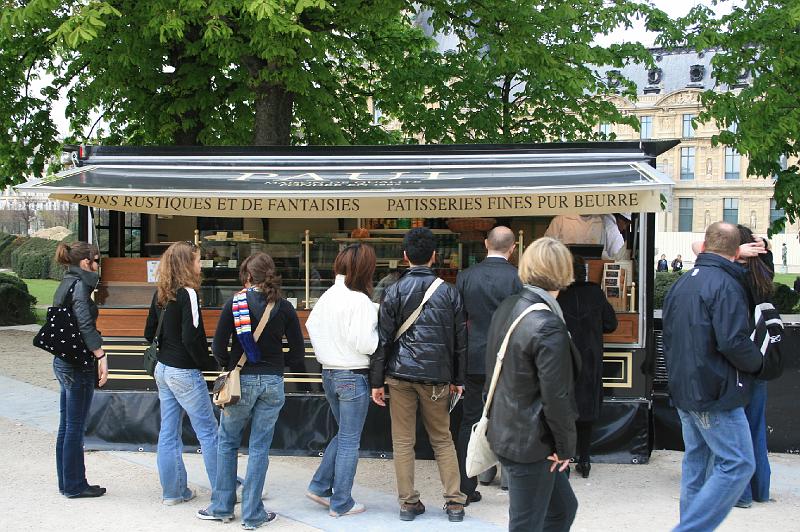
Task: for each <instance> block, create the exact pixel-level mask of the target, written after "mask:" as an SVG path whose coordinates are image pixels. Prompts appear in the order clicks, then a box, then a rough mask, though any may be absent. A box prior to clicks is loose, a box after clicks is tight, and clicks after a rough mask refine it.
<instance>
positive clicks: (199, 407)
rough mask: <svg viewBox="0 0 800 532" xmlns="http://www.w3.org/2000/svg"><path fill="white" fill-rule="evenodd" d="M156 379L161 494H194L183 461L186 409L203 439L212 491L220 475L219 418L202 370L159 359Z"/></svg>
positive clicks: (170, 496) (180, 496) (169, 497)
mask: <svg viewBox="0 0 800 532" xmlns="http://www.w3.org/2000/svg"><path fill="white" fill-rule="evenodd" d="M155 378H156V384H157V385H158V399H159V402H160V403H161V430H160V431H159V433H158V456H157V461H158V476H159V478H160V479H161V488H162V490H163V494H162V497H163V498H164V500H165V501H169V500H179V499H187V498H188V497H190V496H191V494H192V491H191V490H190V489H189V487H188V486H187V480H186V467H185V466H184V464H183V439H182V438H181V434H182V433H183V412H184V410H185V411H186V413H187V414H188V415H189V421H190V422H191V423H192V428H193V429H194V433H195V434H196V435H197V440H198V441H199V442H200V449H201V451H202V453H203V462H204V463H205V466H206V474H207V475H208V480H209V482H210V483H211V489H212V490H213V489H214V482H215V481H216V478H217V419H216V418H215V417H214V407H213V405H212V404H211V397H210V396H209V394H208V387H207V386H206V381H205V380H203V374H202V373H201V372H200V370H199V369H181V368H173V367H172V366H165V365H164V364H162V363H161V362H159V363H158V364H156V373H155Z"/></svg>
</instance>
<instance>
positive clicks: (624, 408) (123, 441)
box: [85, 390, 650, 464]
mask: <svg viewBox="0 0 800 532" xmlns="http://www.w3.org/2000/svg"><path fill="white" fill-rule="evenodd" d="M460 418H461V411H460V408H456V409H455V410H454V411H453V416H452V418H451V427H453V429H455V427H457V426H458V424H459V423H460ZM159 426H160V414H159V403H158V393H157V392H155V391H118V390H115V391H99V392H97V393H95V396H94V399H93V400H92V409H91V412H90V414H89V420H88V425H87V430H86V440H85V445H86V449H89V450H116V451H150V452H152V451H155V449H156V444H157V442H158V431H159ZM649 426H650V410H649V403H648V402H647V401H641V400H630V401H626V400H616V399H615V400H607V401H606V402H605V403H604V405H603V409H602V417H601V419H600V420H599V421H598V422H597V423H596V425H595V428H594V431H593V445H592V455H593V456H592V459H593V460H594V461H596V462H607V463H633V464H643V463H647V461H648V460H649V458H650V451H649V445H648V440H649ZM248 432H249V429H248V431H246V433H245V438H244V440H243V443H242V447H243V448H244V447H246V445H247V436H248ZM335 432H336V422H335V421H334V419H333V416H332V415H331V413H330V408H329V406H328V402H327V401H326V399H325V396H324V395H321V394H287V395H286V404H285V406H284V407H283V410H281V413H280V417H279V418H278V423H277V425H276V427H275V437H274V439H273V442H272V450H271V453H272V454H273V455H289V456H321V455H322V452H323V450H324V449H325V446H326V445H327V443H328V441H329V440H330V438H331V437H332V436H333V434H335ZM183 442H184V445H185V448H186V450H187V451H194V450H196V449H197V448H198V443H197V439H196V437H195V435H194V431H193V430H192V428H191V424H190V423H189V421H188V419H186V420H185V422H184V423H183ZM416 451H417V458H419V459H432V458H433V451H432V449H431V447H430V444H429V443H428V439H427V436H426V435H425V431H424V429H423V428H422V424H421V422H420V419H419V417H418V424H417V445H416ZM361 456H362V457H369V458H391V456H392V436H391V423H390V419H389V409H388V408H381V407H379V406H377V405H375V404H370V408H369V412H368V414H367V421H366V424H365V426H364V432H363V434H362V437H361Z"/></svg>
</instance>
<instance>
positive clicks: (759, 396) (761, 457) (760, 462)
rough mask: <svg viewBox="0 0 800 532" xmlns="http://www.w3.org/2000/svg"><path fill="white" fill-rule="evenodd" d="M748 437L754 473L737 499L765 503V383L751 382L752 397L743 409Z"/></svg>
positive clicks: (766, 493)
mask: <svg viewBox="0 0 800 532" xmlns="http://www.w3.org/2000/svg"><path fill="white" fill-rule="evenodd" d="M744 414H745V416H747V423H748V424H749V425H750V437H751V438H752V440H753V455H754V456H755V459H756V472H755V473H754V474H753V478H751V479H750V482H749V483H748V484H747V487H745V489H744V493H743V494H742V496H741V497H739V502H741V503H751V502H753V501H754V500H755V501H758V502H767V501H768V500H769V476H770V473H771V470H770V468H769V456H768V455H767V381H759V380H755V381H753V397H752V398H751V399H750V404H748V405H747V406H746V407H745V408H744Z"/></svg>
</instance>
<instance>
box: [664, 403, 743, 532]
mask: <svg viewBox="0 0 800 532" xmlns="http://www.w3.org/2000/svg"><path fill="white" fill-rule="evenodd" d="M678 414H679V415H680V417H681V426H682V428H683V443H684V445H685V446H686V452H685V453H684V455H683V472H682V475H681V522H680V524H678V526H677V527H675V529H674V530H676V531H690V530H691V531H696V530H714V529H715V528H717V526H719V524H720V523H721V522H722V521H723V520H724V519H725V516H727V515H728V513H729V512H730V511H731V508H733V505H734V504H736V501H737V500H738V499H739V496H740V495H741V494H742V491H743V490H744V487H745V485H747V482H748V481H749V480H750V477H751V476H752V475H753V471H754V470H755V466H754V463H753V442H752V441H751V439H750V428H749V427H748V425H747V418H745V415H744V408H741V407H740V408H735V409H733V410H723V411H720V412H689V411H685V410H681V409H678Z"/></svg>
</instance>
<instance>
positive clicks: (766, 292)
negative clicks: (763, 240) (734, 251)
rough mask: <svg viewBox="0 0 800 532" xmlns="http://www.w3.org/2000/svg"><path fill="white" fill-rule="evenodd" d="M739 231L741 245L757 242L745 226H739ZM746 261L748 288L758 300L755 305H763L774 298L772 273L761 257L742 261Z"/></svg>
mask: <svg viewBox="0 0 800 532" xmlns="http://www.w3.org/2000/svg"><path fill="white" fill-rule="evenodd" d="M736 227H737V228H738V229H739V244H749V243H751V242H755V240H753V231H751V230H750V228H749V227H747V226H745V225H737V226H736ZM740 260H742V261H744V263H745V266H746V267H747V286H748V287H749V288H750V292H751V293H752V294H753V297H755V298H756V299H758V301H754V303H756V304H758V303H763V302H764V301H766V300H767V299H769V298H770V297H772V288H773V286H772V272H770V271H769V267H767V265H766V264H764V261H763V260H761V257H747V258H742V259H740Z"/></svg>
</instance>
